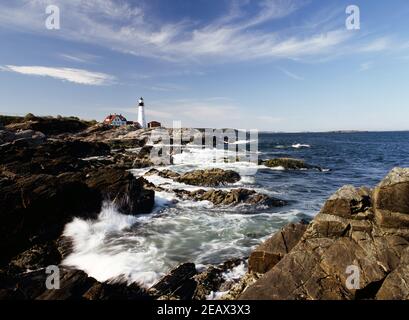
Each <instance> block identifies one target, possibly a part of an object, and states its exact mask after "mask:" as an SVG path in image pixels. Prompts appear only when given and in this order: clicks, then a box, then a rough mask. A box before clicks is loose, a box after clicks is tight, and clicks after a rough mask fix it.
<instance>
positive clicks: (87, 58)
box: [59, 53, 99, 63]
mask: <svg viewBox="0 0 409 320" xmlns="http://www.w3.org/2000/svg"><path fill="white" fill-rule="evenodd" d="M59 57H60V58H62V59H64V60H66V61H72V62H77V63H93V62H94V60H95V59H97V58H99V57H98V56H96V55H91V54H85V53H80V54H67V53H61V54H60V55H59Z"/></svg>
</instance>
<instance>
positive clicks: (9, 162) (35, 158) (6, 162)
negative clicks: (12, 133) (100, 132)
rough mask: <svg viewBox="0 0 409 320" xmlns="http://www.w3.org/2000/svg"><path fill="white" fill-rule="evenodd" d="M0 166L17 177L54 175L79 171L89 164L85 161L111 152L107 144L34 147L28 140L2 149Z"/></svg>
mask: <svg viewBox="0 0 409 320" xmlns="http://www.w3.org/2000/svg"><path fill="white" fill-rule="evenodd" d="M0 152H1V154H2V157H0V166H2V167H3V168H4V169H6V170H8V171H11V172H14V173H15V174H21V175H29V174H53V175H58V174H61V173H64V172H78V171H81V170H82V169H84V168H87V167H88V165H89V163H88V162H86V161H82V160H81V158H86V157H92V156H104V155H108V154H109V152H110V149H109V147H108V146H107V145H106V144H104V143H100V142H98V143H91V142H83V141H51V142H48V143H44V144H42V145H40V146H30V145H29V144H27V143H26V142H24V141H19V142H18V143H13V144H8V145H3V146H0Z"/></svg>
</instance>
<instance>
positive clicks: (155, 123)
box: [148, 121, 162, 128]
mask: <svg viewBox="0 0 409 320" xmlns="http://www.w3.org/2000/svg"><path fill="white" fill-rule="evenodd" d="M161 126H162V124H161V123H160V122H158V121H151V122H149V123H148V128H159V127H161Z"/></svg>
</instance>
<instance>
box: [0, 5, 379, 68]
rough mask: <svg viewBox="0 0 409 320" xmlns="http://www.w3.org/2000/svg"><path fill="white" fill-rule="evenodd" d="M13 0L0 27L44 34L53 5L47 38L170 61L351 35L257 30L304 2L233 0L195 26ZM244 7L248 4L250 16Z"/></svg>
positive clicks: (277, 51) (337, 41) (305, 51)
mask: <svg viewBox="0 0 409 320" xmlns="http://www.w3.org/2000/svg"><path fill="white" fill-rule="evenodd" d="M16 3H17V4H16ZM16 3H14V4H13V5H10V4H7V3H6V4H4V3H2V4H0V24H1V25H3V26H8V27H10V26H16V27H18V28H19V29H20V30H27V31H30V32H33V31H34V32H41V33H45V32H47V30H45V28H44V24H43V23H40V22H43V21H44V8H45V6H46V5H47V4H55V5H58V6H60V8H61V12H62V13H63V14H64V21H63V26H62V28H61V30H59V31H58V32H53V33H49V35H51V36H57V37H63V38H65V39H70V40H75V41H84V42H87V43H94V44H98V45H103V46H105V47H109V48H111V49H113V50H119V51H122V52H126V53H129V54H134V55H139V56H147V57H156V58H160V59H167V60H174V61H192V60H199V59H201V60H205V61H218V60H216V59H213V60H209V59H208V58H209V57H213V58H219V59H222V60H224V61H225V60H229V61H237V60H252V59H259V58H299V57H305V56H314V55H323V54H328V53H329V52H330V51H331V50H335V49H336V48H337V46H339V45H341V44H343V43H345V42H346V41H347V40H349V39H350V38H351V37H352V33H351V32H347V31H346V30H345V28H344V27H343V26H339V27H338V28H339V29H336V28H335V29H332V30H325V29H323V28H322V25H321V26H320V28H313V29H312V30H310V29H308V28H307V29H306V30H308V33H304V34H301V33H300V34H298V35H291V34H290V35H289V34H288V33H287V32H286V30H276V31H275V32H271V31H266V29H265V28H263V26H264V25H265V24H267V23H270V22H272V21H274V20H277V19H282V18H285V17H287V16H289V15H291V14H293V13H294V12H295V11H297V10H299V9H300V8H302V7H303V6H304V5H305V3H306V2H305V1H294V0H264V1H260V2H258V3H257V4H254V3H249V1H233V2H232V3H233V4H232V8H231V9H230V11H229V12H228V13H227V14H224V15H223V16H222V18H220V19H214V20H213V21H208V22H206V23H205V24H204V25H201V26H200V27H198V26H197V25H196V24H194V23H192V22H189V21H188V20H182V21H178V22H173V23H160V22H158V21H155V19H154V18H153V17H150V18H149V19H147V18H146V16H145V12H144V10H143V9H142V7H140V6H138V5H134V4H130V3H127V2H125V1H113V0H91V1H88V0H87V1H84V0H72V1H63V0H53V1H51V0H18V1H16ZM246 6H251V8H252V10H251V12H252V13H251V14H250V13H248V12H249V11H248V9H249V8H248V7H246ZM255 6H256V8H257V10H254V7H255ZM381 45H382V43H380V44H374V45H373V46H372V47H371V46H369V47H367V48H366V49H363V50H371V49H380V48H381ZM71 58H72V57H71ZM80 59H81V58H80Z"/></svg>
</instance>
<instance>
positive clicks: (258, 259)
mask: <svg viewBox="0 0 409 320" xmlns="http://www.w3.org/2000/svg"><path fill="white" fill-rule="evenodd" d="M306 229H307V225H306V224H304V223H297V224H294V223H291V224H289V225H287V226H285V227H284V228H282V229H281V230H280V231H279V232H277V233H276V234H274V235H273V236H272V237H271V238H269V239H267V240H266V241H264V242H263V243H262V244H260V245H259V246H258V247H257V248H256V249H254V250H253V251H252V252H251V255H250V258H249V271H250V272H256V273H266V272H267V271H269V270H270V269H271V268H273V267H274V266H275V265H276V264H277V263H278V262H279V261H280V260H281V259H282V258H283V257H284V256H285V255H286V254H287V253H289V252H290V251H291V250H292V249H293V248H294V247H295V245H296V244H297V243H298V242H299V241H300V239H301V237H302V236H303V234H304V232H305V230H306Z"/></svg>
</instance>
